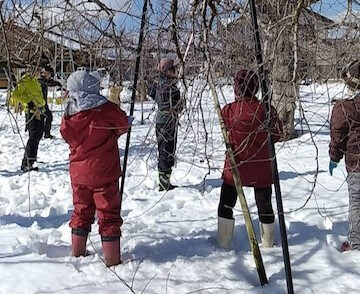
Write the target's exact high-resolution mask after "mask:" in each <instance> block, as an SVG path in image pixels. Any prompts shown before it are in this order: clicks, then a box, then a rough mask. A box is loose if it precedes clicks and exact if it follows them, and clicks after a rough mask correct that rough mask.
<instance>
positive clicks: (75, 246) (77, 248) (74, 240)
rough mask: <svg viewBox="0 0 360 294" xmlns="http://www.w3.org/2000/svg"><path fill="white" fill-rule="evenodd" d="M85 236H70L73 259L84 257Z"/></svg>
mask: <svg viewBox="0 0 360 294" xmlns="http://www.w3.org/2000/svg"><path fill="white" fill-rule="evenodd" d="M86 239H87V236H80V235H75V234H71V244H72V245H71V250H72V255H73V256H75V257H79V256H85V253H86Z"/></svg>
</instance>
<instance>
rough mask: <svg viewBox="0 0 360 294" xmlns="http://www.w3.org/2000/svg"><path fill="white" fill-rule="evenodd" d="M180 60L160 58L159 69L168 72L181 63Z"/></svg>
mask: <svg viewBox="0 0 360 294" xmlns="http://www.w3.org/2000/svg"><path fill="white" fill-rule="evenodd" d="M179 64H180V62H179V60H178V59H175V60H174V59H171V58H163V59H161V60H160V62H159V65H158V70H159V71H160V72H162V73H166V72H167V71H168V70H169V69H170V68H172V67H174V66H177V65H179Z"/></svg>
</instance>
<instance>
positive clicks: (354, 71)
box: [342, 60, 360, 90]
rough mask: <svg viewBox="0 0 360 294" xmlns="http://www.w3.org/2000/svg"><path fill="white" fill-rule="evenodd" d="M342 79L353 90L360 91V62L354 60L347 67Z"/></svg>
mask: <svg viewBox="0 0 360 294" xmlns="http://www.w3.org/2000/svg"><path fill="white" fill-rule="evenodd" d="M342 77H343V79H344V80H345V83H346V84H347V85H348V86H349V87H350V88H351V89H353V90H360V60H354V61H353V62H351V63H349V64H348V65H347V66H345V68H344V70H343V72H342Z"/></svg>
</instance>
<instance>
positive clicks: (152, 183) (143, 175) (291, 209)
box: [0, 84, 360, 293]
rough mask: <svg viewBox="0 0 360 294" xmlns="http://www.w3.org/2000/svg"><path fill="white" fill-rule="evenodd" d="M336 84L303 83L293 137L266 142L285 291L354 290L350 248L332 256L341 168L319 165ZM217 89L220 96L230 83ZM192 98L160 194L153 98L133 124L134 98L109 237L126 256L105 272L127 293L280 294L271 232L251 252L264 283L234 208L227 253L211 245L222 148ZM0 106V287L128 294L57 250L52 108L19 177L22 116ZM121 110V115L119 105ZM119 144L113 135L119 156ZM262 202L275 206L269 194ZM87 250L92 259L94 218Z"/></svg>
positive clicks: (67, 203)
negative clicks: (170, 185) (290, 284)
mask: <svg viewBox="0 0 360 294" xmlns="http://www.w3.org/2000/svg"><path fill="white" fill-rule="evenodd" d="M343 88H344V87H343V85H341V84H329V85H311V86H307V87H305V86H304V87H303V88H302V89H301V95H302V98H301V106H302V108H303V110H304V113H305V114H306V120H300V119H299V118H297V130H298V132H299V134H300V136H299V138H297V139H294V140H291V141H289V142H285V143H279V144H277V145H276V149H277V156H278V157H277V158H278V165H279V172H280V178H281V188H282V196H283V203H284V209H285V213H286V215H285V219H286V225H287V229H288V241H289V251H290V257H291V264H292V273H293V279H294V288H295V292H296V293H357V292H358V282H357V278H358V276H359V274H360V269H359V267H358V264H359V262H360V253H359V252H348V253H344V254H341V253H340V252H339V251H338V248H339V246H340V244H341V242H342V241H343V240H345V239H346V233H347V208H348V193H347V186H346V182H345V176H346V173H345V168H344V163H343V162H341V164H340V166H339V167H338V168H337V169H336V170H335V172H334V176H333V177H330V175H329V174H328V171H327V170H328V161H329V158H328V144H329V125H328V118H329V111H330V110H331V106H330V103H329V101H330V99H332V98H333V97H335V96H338V97H339V96H340V95H342V93H343ZM223 90H224V93H225V97H226V99H227V100H228V101H231V99H232V89H231V87H230V86H228V87H224V88H223ZM189 91H191V90H189ZM122 95H125V94H122ZM192 99H193V100H191V101H189V105H190V104H191V105H192V110H191V111H189V112H188V113H187V114H185V115H184V116H183V117H182V120H181V122H180V123H181V126H180V129H179V139H178V152H177V164H176V168H175V169H174V173H173V182H174V183H175V184H178V185H180V186H181V187H180V188H178V189H175V190H172V191H169V192H167V193H164V192H158V191H157V149H156V148H157V147H156V139H155V134H154V115H155V113H154V111H153V104H152V103H153V102H151V101H150V102H146V103H144V112H145V113H144V118H145V124H143V125H141V124H140V117H141V112H140V105H136V108H135V121H134V126H133V129H132V135H131V144H130V151H129V161H128V171H127V179H126V186H125V193H124V199H123V208H122V217H123V218H124V225H123V227H122V231H123V236H122V239H121V242H122V244H121V247H122V251H123V252H130V253H133V254H135V256H136V260H135V261H134V262H131V263H127V264H124V265H121V266H118V267H116V268H115V271H116V274H117V276H118V277H120V278H121V279H122V280H123V281H124V282H125V283H126V284H127V285H128V286H130V287H132V289H133V291H134V292H135V293H141V292H142V291H143V290H144V291H143V293H190V292H191V293H245V292H250V293H286V281H285V273H284V266H283V261H282V249H281V246H280V236H279V233H278V230H277V233H276V243H277V246H276V247H274V248H272V249H268V250H262V254H263V261H264V264H265V268H266V272H267V276H268V278H269V284H268V285H266V286H264V287H261V286H259V280H258V276H257V271H256V268H255V265H254V260H253V257H252V254H251V252H250V249H249V248H250V247H249V244H248V240H247V236H246V229H245V225H244V220H243V217H242V213H241V210H240V205H239V204H237V206H236V211H235V219H236V227H235V232H234V240H233V243H232V246H231V249H232V250H231V251H224V250H220V249H218V248H217V247H216V245H215V237H216V230H217V204H218V199H219V194H220V186H221V180H220V176H221V168H222V165H223V160H224V151H225V147H224V144H223V139H222V135H221V132H220V128H219V124H218V121H217V116H216V113H215V110H214V106H213V102H212V98H211V96H210V94H209V93H208V92H206V91H205V92H204V95H203V97H202V98H201V99H200V98H198V97H192ZM4 104H5V96H4V95H2V96H1V100H0V105H1V108H0V123H1V125H0V129H1V133H0V281H1V287H0V293H55V292H56V293H110V292H111V291H116V292H118V293H131V291H130V290H129V288H128V287H127V286H125V285H124V283H123V282H122V281H121V280H120V279H119V278H118V277H116V276H115V275H114V274H113V273H112V272H111V271H110V270H109V269H107V268H106V267H105V266H104V264H103V262H102V261H101V259H100V256H99V255H97V254H93V255H90V256H88V257H85V258H79V259H76V258H74V257H71V256H69V252H70V229H69V227H68V222H69V218H70V215H71V210H72V198H71V193H72V192H71V188H70V181H69V175H68V147H67V145H66V144H65V142H64V141H63V140H62V138H61V136H60V133H59V124H60V119H61V114H62V112H61V109H62V107H61V106H60V105H56V104H54V105H53V106H52V107H53V114H54V122H53V131H52V133H54V135H55V136H56V139H55V140H45V139H44V140H42V141H41V142H40V147H39V152H38V161H39V163H38V165H39V168H40V171H39V172H31V173H30V174H21V173H20V172H19V169H20V163H21V159H22V156H23V152H24V148H23V144H22V141H21V138H22V140H23V142H24V143H26V141H27V134H26V133H25V131H24V116H18V127H19V130H17V128H16V125H15V124H14V122H13V121H11V120H10V117H9V115H8V114H7V112H6V107H5V106H4ZM200 105H201V110H202V111H200V107H199V106H200ZM122 107H123V108H124V110H126V111H128V109H126V108H129V105H128V104H126V103H124V104H123V105H122ZM203 122H205V128H204V125H203ZM18 131H19V133H18ZM206 133H207V136H206ZM20 135H21V136H20ZM125 139H126V138H125V136H123V137H122V138H120V140H119V146H120V153H121V155H123V153H124V149H123V148H124V146H125ZM245 193H246V197H247V200H248V204H249V208H250V211H251V212H252V218H253V221H254V225H255V229H256V233H257V235H258V236H259V230H258V217H257V214H256V206H255V203H254V197H253V191H252V189H248V188H246V189H245ZM273 205H274V208H275V209H276V202H275V197H274V198H273ZM29 213H30V216H31V217H29ZM88 250H90V251H92V252H94V253H95V252H99V253H100V254H101V242H100V237H99V235H98V233H97V225H94V226H93V231H92V233H91V234H90V242H88ZM192 291H194V292H192Z"/></svg>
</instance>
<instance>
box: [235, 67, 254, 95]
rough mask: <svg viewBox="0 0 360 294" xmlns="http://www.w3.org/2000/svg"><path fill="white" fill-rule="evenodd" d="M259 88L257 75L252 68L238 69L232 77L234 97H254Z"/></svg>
mask: <svg viewBox="0 0 360 294" xmlns="http://www.w3.org/2000/svg"><path fill="white" fill-rule="evenodd" d="M258 90H259V77H258V75H257V74H256V73H255V72H253V71H252V70H247V69H240V70H239V71H238V72H237V73H236V74H235V77H234V92H235V97H236V98H243V97H254V96H255V95H256V93H257V91H258Z"/></svg>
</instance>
